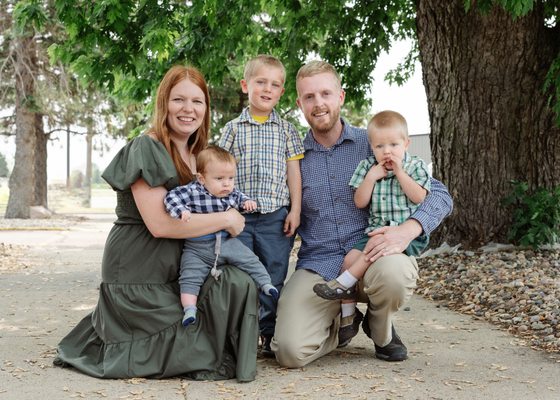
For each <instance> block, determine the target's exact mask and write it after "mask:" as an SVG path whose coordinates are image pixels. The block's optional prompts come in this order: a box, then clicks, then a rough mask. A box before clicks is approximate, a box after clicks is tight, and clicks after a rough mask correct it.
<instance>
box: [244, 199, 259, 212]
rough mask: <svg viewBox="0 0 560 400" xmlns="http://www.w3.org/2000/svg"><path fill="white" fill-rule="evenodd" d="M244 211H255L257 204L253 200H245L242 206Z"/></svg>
mask: <svg viewBox="0 0 560 400" xmlns="http://www.w3.org/2000/svg"><path fill="white" fill-rule="evenodd" d="M242 207H243V209H244V210H245V211H255V210H256V209H257V202H256V201H255V200H247V201H246V202H245V203H243V205H242Z"/></svg>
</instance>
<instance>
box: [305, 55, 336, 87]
mask: <svg viewBox="0 0 560 400" xmlns="http://www.w3.org/2000/svg"><path fill="white" fill-rule="evenodd" d="M322 73H329V74H332V75H333V76H334V77H335V79H336V82H337V83H338V86H339V87H342V81H341V79H340V75H339V74H338V72H336V69H334V67H333V66H332V65H331V64H329V63H328V62H326V61H321V60H313V61H309V62H308V63H307V64H304V65H303V66H302V67H301V68H300V69H299V71H298V73H297V75H296V82H297V81H299V80H300V79H303V78H309V77H310V76H314V75H318V74H322Z"/></svg>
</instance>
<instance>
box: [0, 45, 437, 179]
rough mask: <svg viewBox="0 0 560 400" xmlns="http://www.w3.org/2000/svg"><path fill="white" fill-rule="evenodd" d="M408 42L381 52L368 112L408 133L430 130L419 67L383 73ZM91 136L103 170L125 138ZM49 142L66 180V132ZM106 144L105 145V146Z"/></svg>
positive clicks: (80, 153) (10, 141)
mask: <svg viewBox="0 0 560 400" xmlns="http://www.w3.org/2000/svg"><path fill="white" fill-rule="evenodd" d="M409 48H410V44H409V43H408V42H397V43H395V44H394V45H393V48H392V49H391V52H390V53H389V54H383V55H382V56H381V57H380V58H379V60H378V62H377V67H376V69H375V70H374V72H373V75H372V80H373V86H372V93H373V100H372V102H373V104H372V110H371V112H370V113H369V114H370V115H371V114H374V113H375V112H378V111H382V110H387V109H390V110H394V111H398V112H399V113H401V114H402V115H403V116H404V117H405V118H406V120H407V122H408V130H409V133H410V134H411V135H417V134H423V133H429V131H430V122H429V118H428V106H427V102H426V94H425V91H424V86H423V84H422V74H421V68H420V65H419V64H418V65H417V66H416V72H415V74H414V75H413V76H412V77H411V78H410V79H409V81H408V82H407V83H406V84H404V85H403V86H400V87H399V86H396V85H394V86H390V85H389V84H388V83H387V82H385V81H384V77H385V74H386V73H387V72H388V71H389V70H391V69H394V68H395V67H396V66H397V65H398V64H399V63H400V62H402V61H403V60H404V57H405V56H406V54H407V52H408V50H409ZM100 136H102V138H100V137H94V148H101V147H102V146H101V145H100V144H101V141H103V143H104V144H105V146H103V147H106V148H107V147H108V150H107V149H105V150H104V151H100V150H94V152H93V155H92V160H93V163H94V164H96V165H97V166H98V167H99V168H100V169H101V170H103V169H104V168H105V167H106V166H107V164H108V163H109V162H110V161H111V159H112V158H113V157H114V156H115V154H116V153H117V152H118V150H119V149H120V148H121V147H122V146H123V145H124V144H125V140H124V139H117V140H115V139H111V138H109V137H107V136H105V135H100ZM51 138H53V139H54V140H51V141H50V142H49V144H48V150H47V151H48V157H47V176H48V181H49V184H52V183H65V179H66V170H67V167H66V134H65V133H59V134H53V135H51ZM107 145H108V146H107ZM70 149H71V153H70V171H73V170H76V169H77V170H81V171H82V172H83V173H85V160H86V150H87V149H86V142H85V137H84V136H83V135H73V136H72V137H71V139H70ZM0 152H2V154H4V156H5V157H6V160H7V162H8V166H9V167H10V168H11V167H12V166H13V162H14V161H13V160H14V155H15V138H14V137H9V138H6V137H0Z"/></svg>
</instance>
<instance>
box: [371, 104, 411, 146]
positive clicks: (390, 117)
mask: <svg viewBox="0 0 560 400" xmlns="http://www.w3.org/2000/svg"><path fill="white" fill-rule="evenodd" d="M390 127H399V128H401V132H402V135H403V139H408V124H407V123H406V119H405V118H404V117H403V116H402V115H401V114H399V113H398V112H396V111H391V110H385V111H380V112H378V113H377V114H375V115H374V116H373V117H372V118H371V120H370V121H369V124H368V136H370V137H371V134H372V130H374V129H383V128H390Z"/></svg>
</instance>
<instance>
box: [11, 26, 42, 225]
mask: <svg viewBox="0 0 560 400" xmlns="http://www.w3.org/2000/svg"><path fill="white" fill-rule="evenodd" d="M15 41H16V44H15V48H16V51H15V54H16V64H15V81H16V154H15V159H14V161H15V162H14V169H13V171H12V174H11V175H10V180H9V183H8V186H9V189H10V197H9V198H8V205H7V207H6V214H5V218H29V206H31V205H33V204H34V201H35V151H36V148H37V144H36V143H37V137H36V134H35V112H34V111H33V107H34V104H33V101H34V99H33V95H34V88H35V84H34V76H33V74H34V72H35V71H36V65H37V64H36V62H37V61H36V57H35V43H34V40H33V38H32V37H21V36H20V37H18V38H16V39H15Z"/></svg>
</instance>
